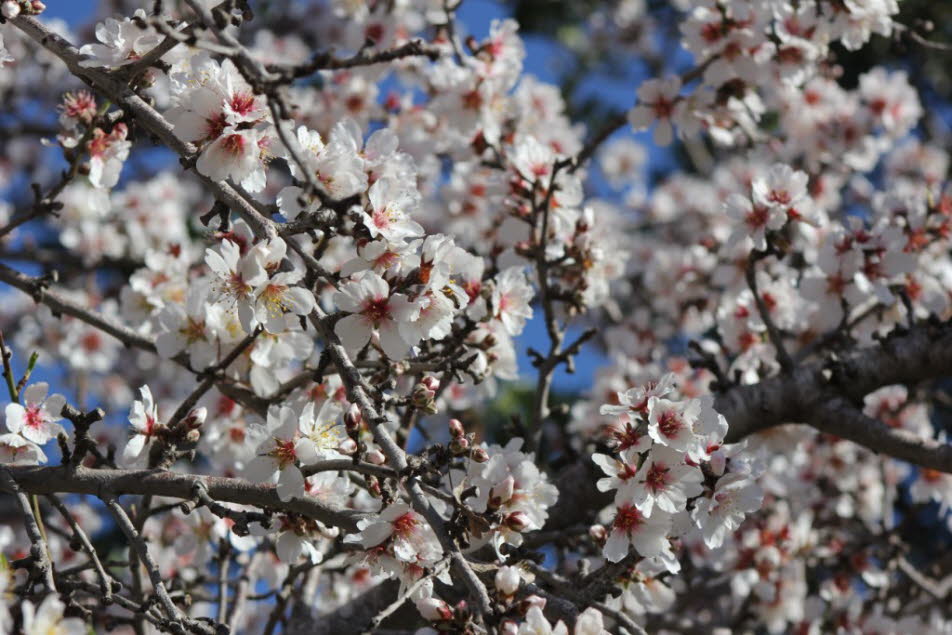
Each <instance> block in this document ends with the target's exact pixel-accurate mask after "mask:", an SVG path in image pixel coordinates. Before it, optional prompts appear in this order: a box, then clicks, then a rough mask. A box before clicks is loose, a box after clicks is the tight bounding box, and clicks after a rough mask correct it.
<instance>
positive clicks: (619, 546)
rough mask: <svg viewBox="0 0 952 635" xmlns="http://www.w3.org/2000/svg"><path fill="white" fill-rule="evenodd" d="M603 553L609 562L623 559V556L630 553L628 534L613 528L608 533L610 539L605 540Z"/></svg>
mask: <svg viewBox="0 0 952 635" xmlns="http://www.w3.org/2000/svg"><path fill="white" fill-rule="evenodd" d="M602 555H603V556H605V558H607V559H608V561H609V562H619V561H621V560H622V558H624V557H625V556H627V555H628V534H626V533H625V532H623V531H621V530H619V529H613V530H612V532H611V533H610V534H609V535H608V540H606V541H605V548H604V549H602Z"/></svg>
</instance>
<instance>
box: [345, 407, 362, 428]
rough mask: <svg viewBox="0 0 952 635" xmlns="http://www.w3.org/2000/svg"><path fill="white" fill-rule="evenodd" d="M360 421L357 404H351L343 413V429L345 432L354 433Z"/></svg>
mask: <svg viewBox="0 0 952 635" xmlns="http://www.w3.org/2000/svg"><path fill="white" fill-rule="evenodd" d="M361 420H362V417H361V416H360V408H358V407H357V404H351V406H350V408H349V409H348V410H347V412H346V413H344V427H345V428H346V429H347V432H356V431H357V430H358V429H359V428H360V422H361Z"/></svg>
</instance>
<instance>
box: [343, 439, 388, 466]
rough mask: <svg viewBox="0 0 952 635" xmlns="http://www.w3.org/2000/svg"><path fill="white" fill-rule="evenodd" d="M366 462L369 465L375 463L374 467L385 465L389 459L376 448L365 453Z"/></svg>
mask: <svg viewBox="0 0 952 635" xmlns="http://www.w3.org/2000/svg"><path fill="white" fill-rule="evenodd" d="M348 440H349V439H348ZM364 460H365V461H367V462H368V463H373V464H374V465H383V464H384V463H386V462H387V457H385V456H384V455H383V452H381V451H380V450H378V449H376V448H374V449H373V450H368V451H367V452H364Z"/></svg>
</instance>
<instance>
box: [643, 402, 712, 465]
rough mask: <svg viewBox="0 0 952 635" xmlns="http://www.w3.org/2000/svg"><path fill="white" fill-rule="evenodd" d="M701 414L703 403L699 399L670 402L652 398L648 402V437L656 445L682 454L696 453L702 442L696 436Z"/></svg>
mask: <svg viewBox="0 0 952 635" xmlns="http://www.w3.org/2000/svg"><path fill="white" fill-rule="evenodd" d="M700 413H701V403H700V401H698V400H697V399H689V400H687V401H669V400H668V399H661V398H658V397H652V398H651V399H649V400H648V435H649V436H650V437H651V438H652V439H654V441H655V443H660V444H661V445H666V446H668V447H670V448H673V449H675V450H678V451H680V452H683V453H687V452H691V451H694V450H695V449H696V448H697V446H698V444H699V441H700V439H699V438H698V437H697V435H695V434H694V424H695V423H696V422H697V420H698V416H699V415H700Z"/></svg>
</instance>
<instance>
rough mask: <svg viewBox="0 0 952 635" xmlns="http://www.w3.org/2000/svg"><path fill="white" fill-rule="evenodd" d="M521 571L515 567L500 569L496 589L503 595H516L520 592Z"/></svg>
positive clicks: (497, 572) (497, 574)
mask: <svg viewBox="0 0 952 635" xmlns="http://www.w3.org/2000/svg"><path fill="white" fill-rule="evenodd" d="M520 580H521V578H520V577H519V570H518V569H516V568H515V567H499V570H498V571H496V578H495V580H494V582H495V583H496V589H497V590H498V591H499V592H500V593H502V594H503V595H515V593H516V591H518V590H519V582H520Z"/></svg>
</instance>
